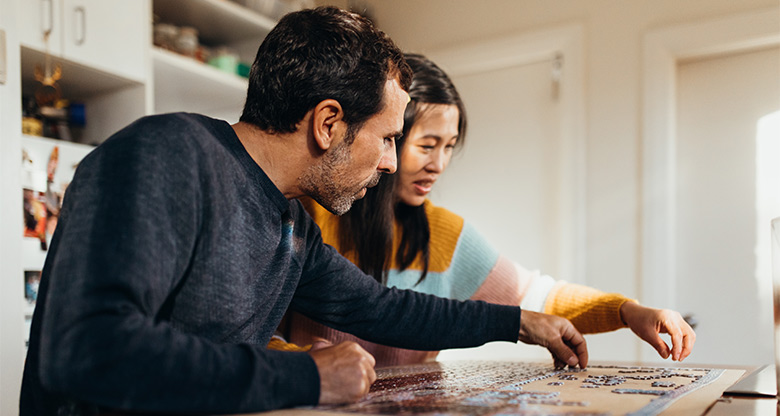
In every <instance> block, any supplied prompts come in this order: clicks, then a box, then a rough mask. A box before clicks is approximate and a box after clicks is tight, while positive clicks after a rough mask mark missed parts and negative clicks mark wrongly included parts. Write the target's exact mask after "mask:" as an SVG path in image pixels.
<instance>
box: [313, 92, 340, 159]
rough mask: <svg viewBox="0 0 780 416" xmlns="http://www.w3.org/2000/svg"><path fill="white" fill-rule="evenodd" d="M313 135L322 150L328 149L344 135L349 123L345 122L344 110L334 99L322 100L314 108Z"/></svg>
mask: <svg viewBox="0 0 780 416" xmlns="http://www.w3.org/2000/svg"><path fill="white" fill-rule="evenodd" d="M311 119H312V136H314V142H315V143H316V145H317V146H319V147H320V148H321V149H322V150H327V149H328V148H330V146H331V145H332V144H333V142H334V140H336V139H338V138H339V137H343V135H344V133H345V131H346V128H347V124H346V123H345V122H344V120H343V119H344V110H343V109H342V108H341V104H339V102H338V101H336V100H333V99H327V100H323V101H320V102H319V104H317V105H316V106H315V107H314V109H313V110H312V116H311Z"/></svg>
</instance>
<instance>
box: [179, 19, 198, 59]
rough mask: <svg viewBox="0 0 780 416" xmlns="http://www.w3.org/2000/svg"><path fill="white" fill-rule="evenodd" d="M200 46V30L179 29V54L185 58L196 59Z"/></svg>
mask: <svg viewBox="0 0 780 416" xmlns="http://www.w3.org/2000/svg"><path fill="white" fill-rule="evenodd" d="M199 46H200V42H199V41H198V29H195V28H194V27H190V26H185V27H181V28H179V35H178V36H176V51H177V52H179V53H180V54H182V55H184V56H188V57H190V58H195V55H196V53H197V52H198V47H199Z"/></svg>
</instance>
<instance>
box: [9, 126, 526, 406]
mask: <svg viewBox="0 0 780 416" xmlns="http://www.w3.org/2000/svg"><path fill="white" fill-rule="evenodd" d="M288 307H290V308H292V309H293V310H296V311H298V312H301V313H303V314H305V315H307V316H309V317H311V318H312V319H314V320H316V321H319V322H321V323H324V324H326V325H329V326H332V327H334V328H336V329H339V330H342V331H345V332H349V333H353V334H355V335H357V336H359V337H361V338H364V339H367V340H371V341H374V342H378V343H384V344H389V345H393V346H398V347H405V348H414V349H436V350H438V349H443V348H452V347H468V346H476V345H480V344H483V343H485V342H487V341H494V340H506V341H516V339H517V335H518V331H519V321H520V310H519V308H514V307H507V306H498V305H489V304H486V303H483V302H458V301H452V300H445V299H440V298H435V297H432V296H427V295H422V294H418V293H414V292H411V291H400V290H396V289H387V288H384V287H382V286H380V285H378V284H377V283H376V282H375V281H374V279H372V278H369V277H366V276H365V275H364V274H363V273H362V272H361V271H360V270H359V269H357V268H356V267H355V266H354V265H353V264H352V263H350V262H349V261H347V260H346V259H344V258H343V257H341V256H340V255H339V254H338V253H337V252H336V251H335V250H334V249H333V248H332V247H330V246H327V245H325V244H323V243H322V239H321V237H320V230H319V228H318V227H317V226H316V224H314V222H313V221H312V220H311V218H310V217H309V216H308V215H307V214H306V213H305V211H304V210H303V209H302V207H301V205H300V203H299V202H298V201H295V200H293V201H288V200H287V199H285V198H284V196H283V195H282V193H281V192H280V191H279V190H278V189H277V188H276V187H275V186H274V184H273V183H272V182H271V181H270V179H269V178H268V177H267V176H266V175H265V173H264V172H263V171H262V169H260V168H259V166H258V165H257V164H256V163H255V162H254V161H253V160H252V158H251V157H250V156H249V154H248V153H247V152H246V150H245V149H244V148H243V146H242V145H241V142H240V141H239V139H238V137H237V136H236V135H235V133H234V132H233V129H232V128H231V127H230V126H229V125H228V124H227V123H225V122H224V121H219V120H214V119H210V118H207V117H203V116H198V115H193V114H171V115H163V116H152V117H146V118H143V119H141V120H139V121H137V122H135V123H133V124H132V125H130V126H128V127H127V128H125V129H124V130H122V131H120V132H118V133H117V134H115V135H114V136H113V137H111V138H110V139H108V140H107V141H106V142H105V143H104V144H102V145H101V146H100V147H98V148H97V149H95V150H94V151H93V152H92V153H90V154H89V155H88V156H87V157H86V158H85V159H84V160H83V161H82V163H81V164H80V166H79V167H78V169H77V172H76V175H75V178H74V180H73V182H72V183H71V185H70V187H69V188H68V191H67V193H66V196H65V200H64V206H63V209H62V212H61V216H60V219H59V223H58V227H57V231H56V232H55V235H54V237H53V239H52V243H51V247H50V249H49V253H48V256H47V258H46V264H45V266H44V269H43V275H42V278H41V286H40V292H39V297H38V306H37V308H36V311H35V316H34V317H33V324H32V332H31V336H30V345H29V350H28V354H27V360H26V363H25V370H24V380H23V384H22V396H21V403H20V407H21V414H22V415H23V416H24V415H33V414H46V415H54V414H57V413H58V412H60V414H62V412H71V413H76V414H78V413H82V414H83V413H91V412H93V411H95V410H96V409H98V408H109V409H119V410H131V411H142V412H166V413H211V414H213V413H237V412H256V411H263V410H270V409H277V408H283V407H291V406H296V405H313V404H316V403H317V400H318V398H319V383H320V381H319V375H318V372H317V368H316V366H315V364H314V361H313V360H312V359H311V357H310V356H309V355H308V354H305V353H291V352H279V351H269V350H266V349H265V345H266V344H267V343H268V340H269V339H270V337H271V335H272V334H273V332H274V330H275V329H276V327H277V325H278V324H279V321H280V319H281V317H282V315H283V314H284V312H285V310H286V309H287V308H288Z"/></svg>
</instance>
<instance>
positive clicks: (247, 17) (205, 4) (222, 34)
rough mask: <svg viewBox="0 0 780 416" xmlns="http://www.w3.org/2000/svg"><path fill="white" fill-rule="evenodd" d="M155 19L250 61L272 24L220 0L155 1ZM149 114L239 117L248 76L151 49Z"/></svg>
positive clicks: (254, 13) (273, 23)
mask: <svg viewBox="0 0 780 416" xmlns="http://www.w3.org/2000/svg"><path fill="white" fill-rule="evenodd" d="M153 4H154V6H153V12H154V16H155V19H156V21H159V22H165V23H170V24H174V25H176V26H191V27H194V28H195V29H197V30H198V35H199V38H200V42H201V43H202V44H204V45H207V46H209V47H215V46H227V47H229V48H231V49H232V50H234V51H236V52H237V53H238V55H239V57H240V59H241V61H243V62H246V63H248V64H251V62H252V61H253V60H254V57H255V54H256V53H257V48H258V46H260V43H261V42H262V40H263V39H264V38H265V36H266V35H267V34H268V32H270V31H271V29H272V28H273V27H274V25H275V24H276V22H275V21H274V20H272V19H270V18H268V17H266V16H263V15H261V14H259V13H257V12H255V11H253V10H250V9H248V8H246V7H243V6H241V5H239V4H237V3H233V2H230V1H225V0H186V6H185V2H184V1H182V0H154V3H153ZM152 63H153V68H154V85H155V87H154V97H155V99H154V112H155V113H167V112H173V111H187V112H196V113H202V114H206V115H209V116H213V117H218V118H222V119H225V120H227V121H228V122H231V123H232V122H235V121H238V117H239V116H240V114H241V110H242V109H243V107H244V101H245V99H246V92H247V85H248V83H247V80H246V79H245V78H242V77H239V76H237V75H234V74H229V73H226V72H223V71H220V70H217V69H215V68H213V67H211V66H208V65H205V64H202V63H200V62H198V61H196V60H194V59H190V58H187V57H183V56H180V55H177V54H176V53H172V52H169V51H167V50H163V49H161V48H154V49H153V50H152Z"/></svg>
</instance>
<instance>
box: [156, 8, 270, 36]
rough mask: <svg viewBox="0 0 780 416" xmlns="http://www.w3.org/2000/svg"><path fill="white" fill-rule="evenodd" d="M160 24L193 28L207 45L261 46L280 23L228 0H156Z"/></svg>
mask: <svg viewBox="0 0 780 416" xmlns="http://www.w3.org/2000/svg"><path fill="white" fill-rule="evenodd" d="M153 9H154V14H155V15H156V16H158V17H159V21H160V22H164V23H172V24H174V25H177V26H192V27H195V28H197V29H198V36H199V37H200V39H201V41H202V42H203V43H204V44H206V45H220V44H234V43H243V42H246V41H253V42H255V43H256V44H257V45H259V44H260V41H261V40H262V39H263V38H265V36H266V35H267V34H268V32H270V31H271V29H272V28H273V27H274V25H276V22H275V21H274V20H273V19H271V18H269V17H266V16H263V15H261V14H259V13H257V12H255V11H253V10H251V9H248V8H246V7H244V6H241V5H239V4H236V3H233V2H230V1H227V0H154V8H153Z"/></svg>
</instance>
